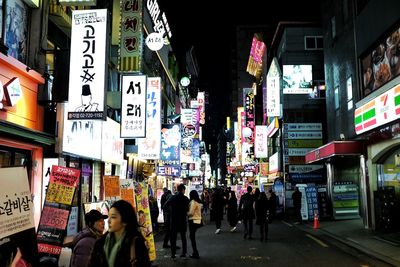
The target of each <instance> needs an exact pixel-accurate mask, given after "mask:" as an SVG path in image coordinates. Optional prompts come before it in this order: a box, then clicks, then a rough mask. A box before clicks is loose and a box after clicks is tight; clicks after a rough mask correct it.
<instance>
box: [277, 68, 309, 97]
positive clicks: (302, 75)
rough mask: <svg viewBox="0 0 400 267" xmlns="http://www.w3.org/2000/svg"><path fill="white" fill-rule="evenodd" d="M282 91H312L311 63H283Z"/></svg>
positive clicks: (287, 92) (294, 92)
mask: <svg viewBox="0 0 400 267" xmlns="http://www.w3.org/2000/svg"><path fill="white" fill-rule="evenodd" d="M283 93H284V94H310V93H312V65H283Z"/></svg>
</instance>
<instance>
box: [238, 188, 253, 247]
mask: <svg viewBox="0 0 400 267" xmlns="http://www.w3.org/2000/svg"><path fill="white" fill-rule="evenodd" d="M252 190H253V189H252V188H251V186H248V187H247V193H246V194H244V195H243V196H242V197H241V198H240V203H239V214H240V216H241V217H242V219H243V224H244V236H243V237H244V238H245V239H246V238H247V236H248V237H249V239H253V238H252V234H253V220H254V219H255V217H256V216H255V212H254V198H253V195H251V191H252Z"/></svg>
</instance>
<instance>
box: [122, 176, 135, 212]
mask: <svg viewBox="0 0 400 267" xmlns="http://www.w3.org/2000/svg"><path fill="white" fill-rule="evenodd" d="M119 187H120V189H121V199H123V200H126V201H128V202H129V203H131V205H132V207H133V208H134V209H135V210H136V202H135V186H134V182H133V180H132V179H120V180H119Z"/></svg>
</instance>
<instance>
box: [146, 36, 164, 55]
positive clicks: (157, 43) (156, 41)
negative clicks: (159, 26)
mask: <svg viewBox="0 0 400 267" xmlns="http://www.w3.org/2000/svg"><path fill="white" fill-rule="evenodd" d="M145 43H146V45H147V47H148V48H149V49H150V50H152V51H158V50H160V49H161V48H162V47H163V46H164V40H163V37H162V35H161V34H160V33H158V32H153V33H150V34H149V35H147V37H146V40H145Z"/></svg>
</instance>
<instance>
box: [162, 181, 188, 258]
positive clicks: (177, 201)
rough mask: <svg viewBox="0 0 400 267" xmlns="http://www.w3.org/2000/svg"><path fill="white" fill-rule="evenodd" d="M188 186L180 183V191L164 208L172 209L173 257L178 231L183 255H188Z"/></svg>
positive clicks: (171, 237)
mask: <svg viewBox="0 0 400 267" xmlns="http://www.w3.org/2000/svg"><path fill="white" fill-rule="evenodd" d="M185 190H186V187H185V185H184V184H180V185H178V193H176V194H175V195H173V196H171V197H170V198H169V199H168V200H167V202H166V203H165V204H164V209H169V210H170V239H171V240H170V241H171V258H172V259H175V257H176V256H175V253H176V237H177V235H178V233H180V235H181V239H182V255H181V258H185V257H186V252H187V241H186V231H187V212H188V210H189V199H188V198H187V197H186V196H185Z"/></svg>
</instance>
